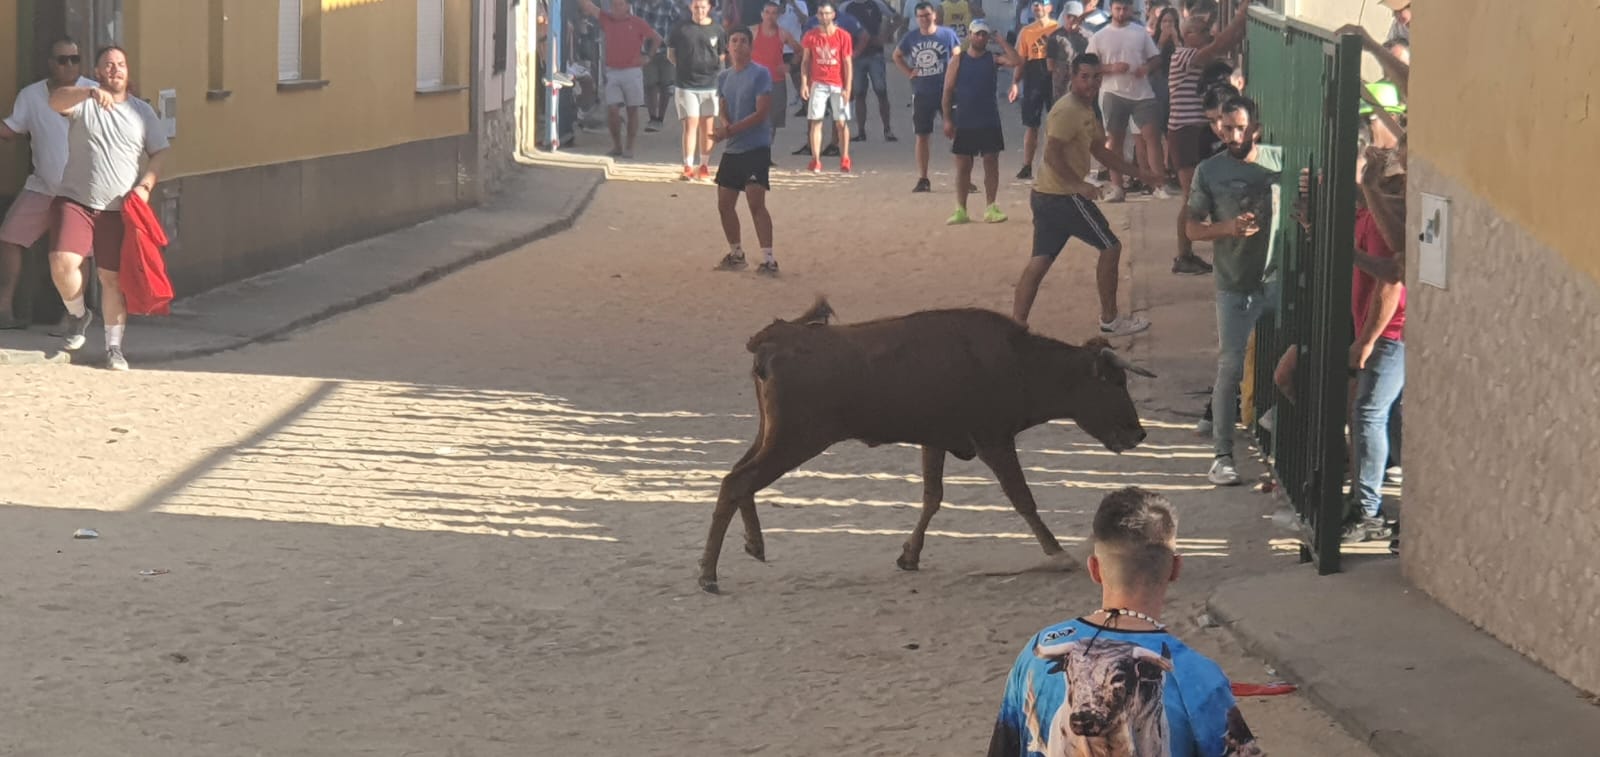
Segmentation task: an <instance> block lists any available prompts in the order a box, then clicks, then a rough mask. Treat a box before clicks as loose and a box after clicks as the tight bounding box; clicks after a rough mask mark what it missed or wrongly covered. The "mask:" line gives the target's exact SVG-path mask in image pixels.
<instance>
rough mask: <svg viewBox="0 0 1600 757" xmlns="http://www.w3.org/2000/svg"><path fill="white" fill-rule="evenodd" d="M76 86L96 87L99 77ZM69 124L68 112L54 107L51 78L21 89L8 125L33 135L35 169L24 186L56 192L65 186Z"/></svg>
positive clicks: (48, 193)
mask: <svg viewBox="0 0 1600 757" xmlns="http://www.w3.org/2000/svg"><path fill="white" fill-rule="evenodd" d="M76 86H79V87H93V86H95V81H94V80H93V79H85V78H82V77H79V78H78V83H77V85H76ZM67 124H68V121H67V118H66V116H63V115H61V114H60V113H57V112H56V111H55V109H54V108H51V107H50V85H49V82H47V81H45V80H40V81H36V82H34V83H32V84H29V85H28V86H26V87H23V88H22V91H21V92H18V93H17V102H16V104H15V105H13V106H12V108H11V116H10V117H9V118H7V119H6V128H8V129H10V130H12V131H14V132H16V133H18V134H28V135H30V137H31V138H30V139H29V142H30V145H29V149H31V150H32V151H33V173H32V174H30V175H29V176H28V181H27V182H26V183H25V184H23V185H22V188H23V189H26V190H28V191H29V192H37V193H39V194H42V195H51V196H54V195H55V194H56V193H57V190H59V189H60V188H61V172H62V171H64V170H66V168H67Z"/></svg>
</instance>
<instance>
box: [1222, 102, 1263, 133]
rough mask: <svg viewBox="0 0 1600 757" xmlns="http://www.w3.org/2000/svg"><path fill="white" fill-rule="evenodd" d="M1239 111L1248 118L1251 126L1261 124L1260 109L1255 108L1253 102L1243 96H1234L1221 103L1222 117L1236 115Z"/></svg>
mask: <svg viewBox="0 0 1600 757" xmlns="http://www.w3.org/2000/svg"><path fill="white" fill-rule="evenodd" d="M1241 110H1242V111H1244V112H1245V115H1248V116H1250V125H1251V126H1255V125H1256V124H1259V123H1261V109H1260V108H1258V107H1256V101H1255V100H1252V99H1250V98H1248V97H1245V96H1244V95H1234V96H1233V97H1230V98H1228V99H1227V100H1225V101H1223V103H1222V115H1228V114H1229V113H1238V112H1239V111H1241Z"/></svg>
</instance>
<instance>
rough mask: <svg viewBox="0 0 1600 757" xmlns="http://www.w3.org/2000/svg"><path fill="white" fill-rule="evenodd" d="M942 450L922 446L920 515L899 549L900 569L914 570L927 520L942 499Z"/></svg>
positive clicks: (919, 554) (920, 557) (920, 558)
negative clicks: (915, 526) (914, 527)
mask: <svg viewBox="0 0 1600 757" xmlns="http://www.w3.org/2000/svg"><path fill="white" fill-rule="evenodd" d="M944 454H945V453H944V450H942V449H939V448H937V447H923V448H922V517H920V518H918V519H917V528H916V530H914V531H912V532H911V537H910V538H908V539H906V543H905V546H904V547H902V548H901V549H900V559H898V560H895V564H896V565H899V566H900V569H901V570H916V569H917V567H918V564H919V563H920V562H921V560H922V540H923V539H924V538H925V537H926V536H927V534H928V522H929V521H932V520H933V514H934V513H937V512H939V504H940V503H942V502H943V501H944Z"/></svg>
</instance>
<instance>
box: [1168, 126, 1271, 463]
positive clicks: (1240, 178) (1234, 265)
mask: <svg viewBox="0 0 1600 757" xmlns="http://www.w3.org/2000/svg"><path fill="white" fill-rule="evenodd" d="M1258 113H1259V111H1258V110H1257V109H1256V104H1255V102H1254V101H1252V100H1251V99H1250V98H1248V97H1243V96H1239V97H1233V98H1230V99H1229V100H1228V101H1227V102H1224V103H1223V104H1222V111H1221V119H1220V120H1221V124H1222V137H1223V142H1224V144H1225V145H1226V147H1227V149H1226V150H1225V151H1223V152H1221V153H1218V154H1217V155H1213V156H1211V157H1210V158H1207V159H1206V160H1205V161H1203V162H1201V163H1200V165H1199V167H1198V168H1196V169H1195V172H1194V183H1193V185H1192V188H1191V190H1190V192H1189V220H1188V225H1187V231H1188V232H1189V238H1190V239H1192V240H1194V241H1196V242H1202V241H1209V242H1211V243H1212V250H1213V260H1214V261H1215V265H1216V271H1215V278H1216V284H1217V378H1216V382H1215V383H1214V384H1213V385H1212V390H1211V412H1212V414H1213V415H1214V416H1215V420H1214V421H1213V422H1212V426H1211V438H1212V442H1213V447H1214V451H1215V453H1216V458H1215V459H1214V460H1213V461H1212V463H1211V470H1210V472H1209V474H1208V477H1209V479H1210V480H1211V483H1213V484H1216V485H1217V486H1234V485H1237V484H1239V483H1240V478H1239V473H1238V471H1237V470H1236V469H1235V467H1234V463H1233V434H1234V426H1235V425H1236V424H1237V423H1238V417H1237V410H1236V409H1235V408H1236V405H1235V402H1236V401H1237V400H1236V396H1237V395H1238V393H1239V383H1240V382H1241V381H1242V380H1243V379H1244V351H1245V345H1246V344H1247V343H1248V342H1249V340H1250V332H1251V330H1253V329H1254V328H1255V325H1256V321H1257V320H1258V319H1260V318H1261V316H1262V315H1264V314H1266V313H1269V312H1272V311H1275V310H1276V309H1277V306H1278V276H1277V268H1278V261H1277V256H1276V255H1275V254H1274V252H1275V250H1274V248H1275V246H1276V245H1277V239H1278V234H1279V227H1280V224H1279V216H1280V210H1281V209H1282V207H1283V203H1282V202H1281V201H1280V200H1281V194H1282V192H1281V188H1280V187H1279V183H1278V182H1279V177H1280V176H1281V174H1282V173H1283V149H1282V148H1280V147H1273V146H1270V145H1259V144H1256V139H1257V137H1258V136H1259V134H1260V133H1261V124H1260V121H1259V116H1258V115H1257V114H1258Z"/></svg>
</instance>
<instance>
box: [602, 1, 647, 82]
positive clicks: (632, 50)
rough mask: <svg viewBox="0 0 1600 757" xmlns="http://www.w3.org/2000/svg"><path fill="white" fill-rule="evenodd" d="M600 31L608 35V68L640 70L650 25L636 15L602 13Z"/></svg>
mask: <svg viewBox="0 0 1600 757" xmlns="http://www.w3.org/2000/svg"><path fill="white" fill-rule="evenodd" d="M600 31H601V33H603V34H605V35H606V68H639V67H640V66H642V65H644V64H643V63H642V62H640V60H639V58H640V57H641V56H643V55H644V53H643V50H644V41H645V40H647V39H650V33H651V32H650V25H649V24H647V23H645V20H644V19H642V18H639V17H638V16H634V15H627V16H615V15H612V13H611V11H600Z"/></svg>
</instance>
